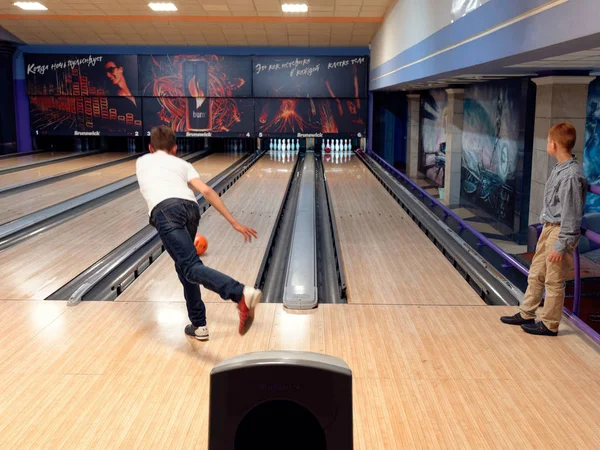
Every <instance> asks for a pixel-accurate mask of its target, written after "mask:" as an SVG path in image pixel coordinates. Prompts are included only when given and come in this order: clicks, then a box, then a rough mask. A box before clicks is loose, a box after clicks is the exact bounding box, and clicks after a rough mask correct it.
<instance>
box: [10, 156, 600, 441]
mask: <svg viewBox="0 0 600 450" xmlns="http://www.w3.org/2000/svg"><path fill="white" fill-rule="evenodd" d="M271 164H273V163H272V162H268V161H265V160H264V159H263V160H262V161H260V162H259V163H258V164H257V165H256V166H255V167H254V168H253V170H252V171H250V172H249V174H248V175H247V177H248V178H246V179H242V180H240V181H238V183H239V184H236V187H237V188H236V187H234V188H232V189H231V190H230V191H229V193H228V194H226V195H225V196H224V198H225V201H226V202H227V204H228V205H230V207H231V209H232V210H233V211H234V212H235V214H236V215H237V216H238V217H240V218H241V219H242V220H244V221H245V222H248V224H249V225H254V226H255V227H256V228H257V229H259V231H260V232H261V237H262V239H260V240H259V241H256V242H255V243H254V244H252V245H249V246H246V247H245V248H244V247H243V244H242V243H241V241H235V240H234V239H233V238H234V237H235V236H229V234H228V232H227V228H226V227H227V225H226V224H225V222H223V221H222V220H221V219H219V218H218V217H217V216H216V215H215V214H214V213H212V214H211V213H208V214H206V215H205V218H204V219H203V220H202V221H201V225H200V230H201V231H203V232H204V233H205V234H207V235H208V236H209V243H212V245H213V247H209V251H210V252H209V254H207V257H206V258H205V260H206V263H207V264H208V261H209V258H212V261H211V263H210V265H211V266H213V267H216V268H221V269H222V270H225V269H227V270H229V271H230V272H232V271H234V270H239V271H240V272H239V273H240V274H241V273H243V272H242V271H243V270H244V268H246V273H248V274H250V273H251V272H253V271H254V270H255V268H254V264H255V262H254V259H257V260H260V257H262V253H260V249H259V248H258V247H256V251H254V248H252V246H254V245H256V246H259V245H262V243H263V239H266V238H267V235H266V234H263V232H262V230H263V229H264V230H265V232H266V231H267V230H268V228H269V225H268V224H267V222H268V220H267V219H266V218H256V217H254V215H255V214H254V213H252V212H250V211H256V210H259V211H262V213H261V214H263V213H264V214H265V217H266V216H270V214H271V213H270V211H271V209H272V206H273V205H274V204H275V203H276V202H275V201H274V200H271V196H275V197H276V196H278V195H280V194H279V191H280V187H279V186H280V185H284V184H285V183H284V180H285V179H286V176H288V177H289V173H287V174H286V172H285V170H288V169H289V167H286V166H285V165H280V166H272V165H271ZM288 166H289V165H288ZM340 168H344V167H340ZM345 168H346V169H347V170H346V171H345V172H346V173H347V174H352V176H353V177H354V180H360V181H357V183H362V184H363V186H362V189H355V188H353V187H351V186H350V184H351V183H346V182H345V181H344V178H349V176H344V175H342V174H343V172H344V171H340V173H339V174H338V175H336V173H335V172H334V171H333V169H334V168H333V167H328V179H329V181H330V183H331V184H330V188H331V189H332V191H334V190H335V191H345V190H347V191H348V192H347V194H348V195H341V194H340V192H337V194H336V193H335V192H332V197H334V201H335V202H336V205H335V208H336V219H337V220H338V227H340V229H341V230H344V231H343V239H342V247H343V249H342V250H343V252H344V254H343V257H344V262H345V264H346V265H347V266H348V265H350V266H351V263H352V261H351V260H350V259H349V258H361V257H363V255H361V253H360V251H358V250H357V253H352V252H351V249H350V247H349V245H352V244H353V242H354V241H356V240H357V239H359V238H360V237H362V238H363V239H364V240H365V241H366V242H369V240H371V239H372V238H373V236H372V234H373V233H374V232H373V231H369V230H377V228H375V227H374V226H367V225H366V221H365V222H363V221H361V220H360V218H361V217H362V215H363V214H366V215H367V216H371V217H372V218H379V217H380V216H379V212H378V211H379V209H378V206H377V204H378V202H383V201H384V197H383V196H381V195H379V191H378V188H377V186H376V185H375V184H372V183H371V182H370V181H369V176H370V174H368V173H365V172H363V171H362V170H361V169H360V166H359V165H357V164H355V162H351V163H349V164H348V165H346V166H345ZM259 169H260V170H259ZM267 169H269V170H267ZM278 170H280V171H281V172H278ZM277 174H281V175H277ZM336 177H337V180H336V181H334V180H333V179H334V178H336ZM263 181H265V182H266V181H268V188H264V189H258V188H256V187H255V185H256V184H257V182H259V183H261V182H263ZM263 186H264V185H263ZM236 189H237V190H236ZM360 191H362V193H361V192H360ZM360 195H363V196H364V197H365V198H368V200H369V201H370V202H371V203H373V205H371V206H369V207H368V208H367V207H366V206H365V205H364V203H363V202H359V201H358V200H359V199H360V197H358V196H360ZM353 197H355V198H356V207H357V210H356V211H357V214H358V216H357V217H356V216H354V213H352V214H353V216H352V218H351V219H355V218H358V220H356V222H357V226H358V225H360V224H364V227H365V228H361V227H358V228H352V227H353V225H352V224H351V223H350V222H352V220H351V219H350V218H348V219H346V214H348V215H349V214H350V210H349V209H348V210H347V211H344V207H343V204H344V203H346V204H347V205H348V208H350V206H351V201H350V198H353ZM272 204H273V205H272ZM245 205H248V206H247V207H246V206H245ZM392 206H395V208H394V209H393V213H394V214H397V213H396V210H397V209H399V207H398V206H397V205H395V203H394V204H393V205H392V204H390V209H391V208H392ZM388 212H389V211H388ZM338 215H339V217H338ZM382 217H383V213H382ZM400 217H401V216H400V215H396V216H394V218H395V219H394V220H396V221H402V223H403V224H404V226H405V227H409V226H410V224H409V223H408V220H407V219H406V218H404V219H402V218H400ZM391 219H392V218H385V219H377V220H379V221H377V222H375V223H376V226H377V227H381V231H382V233H384V235H385V236H386V237H385V238H384V240H388V242H387V244H388V245H391V243H390V242H389V241H391V240H392V239H394V236H396V235H395V234H394V233H393V232H392V230H391V228H392V225H391ZM340 222H341V223H340ZM270 226H272V225H270ZM404 226H403V227H404ZM215 227H216V228H217V229H218V230H215ZM224 227H225V228H224ZM403 227H402V228H403ZM388 228H389V229H388ZM408 230H410V228H407V230H406V231H403V232H402V233H404V232H406V233H409V231H408ZM357 233H358V234H357ZM418 233H419V232H418V231H417V234H414V235H413V236H409V238H407V239H405V240H404V242H405V243H406V245H414V246H415V247H414V248H413V250H412V252H406V253H403V254H401V256H400V259H402V258H408V257H409V256H410V258H411V259H413V260H419V259H420V258H425V259H427V258H431V259H430V261H431V263H432V264H436V265H438V266H439V264H440V262H439V261H437V260H435V259H434V258H433V256H432V254H430V252H429V250H430V249H429V247H428V245H426V242H425V241H427V239H426V238H425V237H423V236H422V235H420V234H418ZM402 236H403V235H402ZM230 238H231V239H230ZM349 240H350V242H347V241H349ZM351 240H354V241H351ZM413 241H416V243H414V242H413ZM234 242H237V243H235V244H234ZM354 243H355V242H354ZM221 246H228V248H227V252H225V251H224V250H225V247H221ZM215 247H216V248H215ZM376 248H377V251H376V252H375V251H373V252H372V254H371V255H370V256H369V258H370V259H368V260H367V261H364V260H363V262H362V264H360V265H359V266H357V267H360V269H355V268H353V267H350V268H347V272H346V273H347V276H348V278H349V279H348V282H349V290H350V292H351V301H352V303H351V304H348V305H320V306H319V307H318V308H317V309H315V310H312V311H305V312H299V313H297V312H289V311H286V310H285V309H284V308H283V307H282V306H281V305H274V304H269V305H266V304H263V305H260V306H259V308H258V310H257V314H256V318H255V320H254V324H253V327H252V328H251V329H250V330H249V332H248V333H247V334H246V335H245V336H243V337H242V336H239V335H238V334H237V331H236V330H237V312H236V309H235V306H234V305H233V304H232V303H230V302H224V301H221V300H219V301H218V302H215V301H209V303H208V304H207V310H208V317H209V328H210V333H211V338H210V340H209V341H208V342H204V343H203V342H199V341H197V340H195V339H191V338H188V337H187V336H185V334H184V333H183V328H184V327H185V325H186V324H187V323H188V319H187V313H186V310H185V304H184V303H183V302H182V301H180V300H182V299H181V292H180V289H181V288H180V287H179V286H178V285H177V283H176V282H174V281H173V273H174V270H173V267H172V263H171V262H170V261H168V257H166V256H165V257H163V256H161V258H160V261H158V262H156V263H155V264H153V266H151V268H150V269H149V270H148V271H146V272H145V273H144V274H143V275H142V277H140V278H139V280H138V281H136V283H137V285H136V283H134V286H133V287H132V288H130V289H128V290H127V291H126V293H125V294H124V295H123V296H121V297H120V298H119V301H117V302H85V303H81V304H79V305H78V306H76V307H71V308H69V307H67V306H66V303H65V302H44V301H22V300H4V301H0V329H2V330H3V333H2V334H0V448H2V449H4V448H7V449H12V448H15V449H42V448H43V449H46V448H47V449H88V448H90V449H91V448H94V449H108V448H110V449H138V448H139V449H142V448H147V449H192V448H193V449H206V448H207V438H208V395H209V373H210V370H211V369H212V367H213V366H214V365H215V364H216V363H218V362H220V361H222V360H224V359H226V358H229V357H233V356H236V355H240V354H244V353H248V352H253V351H261V350H282V349H285V350H304V351H313V352H319V353H326V354H329V355H333V356H336V357H339V358H342V359H343V360H344V361H346V362H347V363H348V365H349V366H350V368H351V369H352V371H353V401H354V437H355V449H360V450H378V449H401V448H408V449H413V448H414V449H421V448H422V449H465V448H468V449H534V448H535V449H557V448H568V449H597V448H600V402H599V400H600V349H599V348H598V346H595V345H593V344H592V343H591V342H590V341H589V340H588V339H587V338H586V337H585V336H583V335H582V334H581V333H580V332H579V331H578V330H577V329H574V328H573V327H571V326H570V325H569V324H568V323H563V324H561V333H560V335H559V336H558V337H557V338H540V337H533V336H529V335H526V334H525V333H523V332H522V331H520V329H519V328H517V327H510V326H506V325H503V324H501V323H500V321H499V320H498V318H499V316H500V315H503V314H508V313H512V312H513V308H504V307H490V306H485V305H484V304H483V303H482V302H479V303H476V302H475V301H474V300H473V301H472V303H473V304H465V303H463V304H456V303H453V298H454V296H455V294H454V292H460V293H461V295H462V292H463V290H464V289H467V288H466V287H461V286H460V285H461V284H464V285H466V282H465V281H464V280H462V279H461V278H460V277H458V278H451V277H450V276H449V275H447V274H446V273H445V272H444V270H445V268H444V267H437V268H436V270H426V269H428V268H427V267H426V262H424V261H422V262H419V263H418V264H422V266H419V265H418V264H417V263H415V264H413V265H412V266H411V267H404V266H397V267H396V266H395V270H396V271H397V272H396V273H395V274H394V279H395V278H405V277H408V276H410V277H411V278H410V279H409V280H408V281H407V286H406V289H410V287H409V286H408V284H410V283H414V282H415V281H413V280H412V277H415V276H416V275H414V274H413V273H414V272H422V273H421V275H420V276H422V277H423V282H424V283H426V284H429V285H431V286H432V289H434V292H436V293H437V291H435V290H438V289H441V288H440V287H439V285H440V284H441V283H442V281H439V280H438V281H436V279H440V278H441V277H442V275H444V276H446V277H448V278H443V279H444V280H445V281H443V283H446V291H441V292H440V293H439V294H438V296H439V297H440V298H446V299H447V300H446V304H443V302H437V303H432V302H431V301H428V300H427V298H426V297H427V296H426V293H424V294H423V295H420V296H419V295H417V296H416V297H415V298H417V299H419V301H421V304H408V303H409V302H408V301H407V298H408V297H407V296H403V295H400V294H395V295H385V294H381V293H378V291H383V290H385V289H386V286H387V285H389V286H392V288H391V289H392V290H393V291H394V292H395V291H398V292H400V291H401V287H400V286H399V285H397V284H395V282H394V281H393V280H390V279H389V278H388V279H383V280H382V279H381V277H382V276H388V277H390V276H391V275H389V274H388V272H384V275H377V276H375V275H373V273H372V272H375V271H377V272H381V270H382V267H381V266H382V265H383V261H386V259H387V262H388V263H389V264H397V263H396V262H395V261H394V260H397V259H399V258H398V256H396V254H395V252H397V251H402V250H401V249H400V248H399V247H392V249H393V252H390V253H389V254H388V253H386V252H384V251H383V250H382V247H380V246H377V247H376ZM367 250H368V249H365V250H364V251H367ZM230 252H238V253H237V254H238V255H241V256H239V257H238V258H237V259H236V260H231V258H227V257H226V254H227V253H230ZM255 253H260V256H258V257H256V258H255V256H256V255H255ZM373 255H379V256H378V257H377V258H376V257H375V256H373ZM363 259H364V258H363ZM442 259H443V258H442ZM31 265H32V266H36V265H37V262H36V261H35V260H33V262H31ZM237 266H239V267H240V268H239V269H236V267H237ZM0 267H2V263H1V262H0ZM159 268H160V270H159ZM41 270H47V269H40V271H41ZM440 272H442V274H440ZM386 274H387V275H386ZM407 274H410V275H407ZM248 276H249V275H246V277H248ZM254 276H255V275H254ZM350 276H351V277H353V278H352V279H351V278H350ZM363 276H364V277H367V278H369V280H370V281H369V282H368V283H371V284H370V289H371V291H374V292H370V291H369V290H368V289H367V288H366V287H361V286H363V285H364V286H368V283H367V282H365V281H362V280H361V277H363ZM0 277H1V278H2V279H3V280H4V279H7V277H6V276H5V275H3V274H0ZM142 280H144V282H143V283H142ZM175 281H176V280H175ZM382 281H384V282H387V285H385V286H382V285H381V282H382ZM145 284H149V285H150V286H152V287H151V288H150V289H144V286H143V285H145ZM455 290H456V291H455ZM465 292H466V291H465ZM0 295H2V294H0ZM465 295H466V294H465ZM3 297H4V298H9V297H8V296H6V295H4V296H3ZM382 298H384V299H385V302H384V301H382ZM411 298H412V297H411ZM466 298H471V297H469V296H466ZM475 298H476V296H475ZM136 300H137V301H136ZM172 300H176V301H172ZM207 300H215V299H214V298H212V297H210V296H207Z"/></svg>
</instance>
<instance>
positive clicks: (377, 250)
mask: <svg viewBox="0 0 600 450" xmlns="http://www.w3.org/2000/svg"><path fill="white" fill-rule="evenodd" d="M325 167H326V171H327V183H328V185H329V191H330V193H331V198H332V202H333V209H334V214H335V220H336V222H337V228H338V233H339V240H340V246H341V252H342V259H343V262H344V269H345V275H346V283H347V293H348V301H349V302H350V303H367V304H406V305H410V304H422V305H429V304H435V305H437V304H442V305H480V304H482V303H483V302H482V300H481V299H480V298H479V297H478V296H477V295H476V294H475V292H474V291H473V289H472V288H471V287H470V286H469V285H468V284H467V282H466V281H465V280H464V279H463V278H462V277H461V276H460V275H459V274H458V272H457V271H456V270H455V269H454V268H453V267H452V265H451V264H450V263H449V262H448V260H447V259H446V258H445V257H444V256H443V255H442V253H441V252H440V251H439V250H438V249H437V247H436V246H435V245H434V244H433V243H432V242H431V241H430V240H429V239H428V238H427V237H426V236H425V235H424V234H423V232H422V231H421V230H420V229H419V227H418V226H417V225H416V224H415V223H414V222H413V221H412V220H411V218H410V217H409V216H408V214H406V213H405V212H404V210H403V209H402V208H401V207H400V206H399V205H398V204H397V203H396V201H395V200H394V199H393V198H392V197H391V196H390V195H389V193H388V192H387V191H386V190H385V189H384V188H383V187H382V186H381V184H380V183H379V182H378V181H377V179H376V178H375V177H374V176H373V175H372V174H371V173H370V172H369V170H368V169H367V168H366V166H365V165H364V164H363V163H362V162H360V161H359V160H358V159H356V157H354V156H353V157H352V159H351V160H350V162H347V163H343V164H331V163H326V165H325Z"/></svg>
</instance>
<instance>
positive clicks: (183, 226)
mask: <svg viewBox="0 0 600 450" xmlns="http://www.w3.org/2000/svg"><path fill="white" fill-rule="evenodd" d="M199 222H200V210H199V208H198V204H197V203H196V202H191V201H189V200H182V199H176V198H171V199H168V200H165V201H163V202H161V203H159V204H158V205H156V207H155V208H154V209H153V210H152V214H151V215H150V224H151V225H152V226H154V227H155V228H156V230H157V231H158V234H159V236H160V238H161V240H162V242H163V245H164V246H165V249H166V250H167V252H168V253H169V255H171V258H173V261H175V270H176V271H177V275H178V276H179V281H181V284H182V285H183V295H184V297H185V303H186V305H187V310H188V316H189V318H190V321H191V322H192V324H193V325H194V326H195V327H203V326H205V325H206V307H205V306H204V302H203V301H202V297H201V295H200V286H199V285H200V284H201V285H202V286H204V287H205V288H206V289H210V290H211V291H213V292H216V293H217V294H219V295H220V296H221V298H222V299H223V300H233V301H234V302H236V303H237V302H239V301H240V300H241V298H242V294H243V291H244V285H242V284H240V283H238V282H237V281H235V280H234V279H233V278H231V277H228V276H227V275H225V274H222V273H221V272H219V271H217V270H214V269H211V268H209V267H206V266H205V265H204V264H203V263H202V261H201V260H200V257H199V256H198V254H197V253H196V247H194V237H195V236H196V232H197V230H198V223H199Z"/></svg>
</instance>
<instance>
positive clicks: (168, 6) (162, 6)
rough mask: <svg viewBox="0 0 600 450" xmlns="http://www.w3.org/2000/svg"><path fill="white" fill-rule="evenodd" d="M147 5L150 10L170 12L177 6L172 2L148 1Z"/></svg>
mask: <svg viewBox="0 0 600 450" xmlns="http://www.w3.org/2000/svg"><path fill="white" fill-rule="evenodd" d="M148 6H149V7H150V9H151V10H152V11H158V12H172V11H177V6H175V4H173V3H148Z"/></svg>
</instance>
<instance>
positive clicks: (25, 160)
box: [0, 152, 73, 170]
mask: <svg viewBox="0 0 600 450" xmlns="http://www.w3.org/2000/svg"><path fill="white" fill-rule="evenodd" d="M72 154H73V152H44V153H36V154H34V155H25V156H15V157H14V158H6V159H0V170H3V169H8V168H11V167H19V166H23V165H25V164H32V163H36V162H42V161H49V160H51V159H55V158H61V157H63V156H69V155H72Z"/></svg>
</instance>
